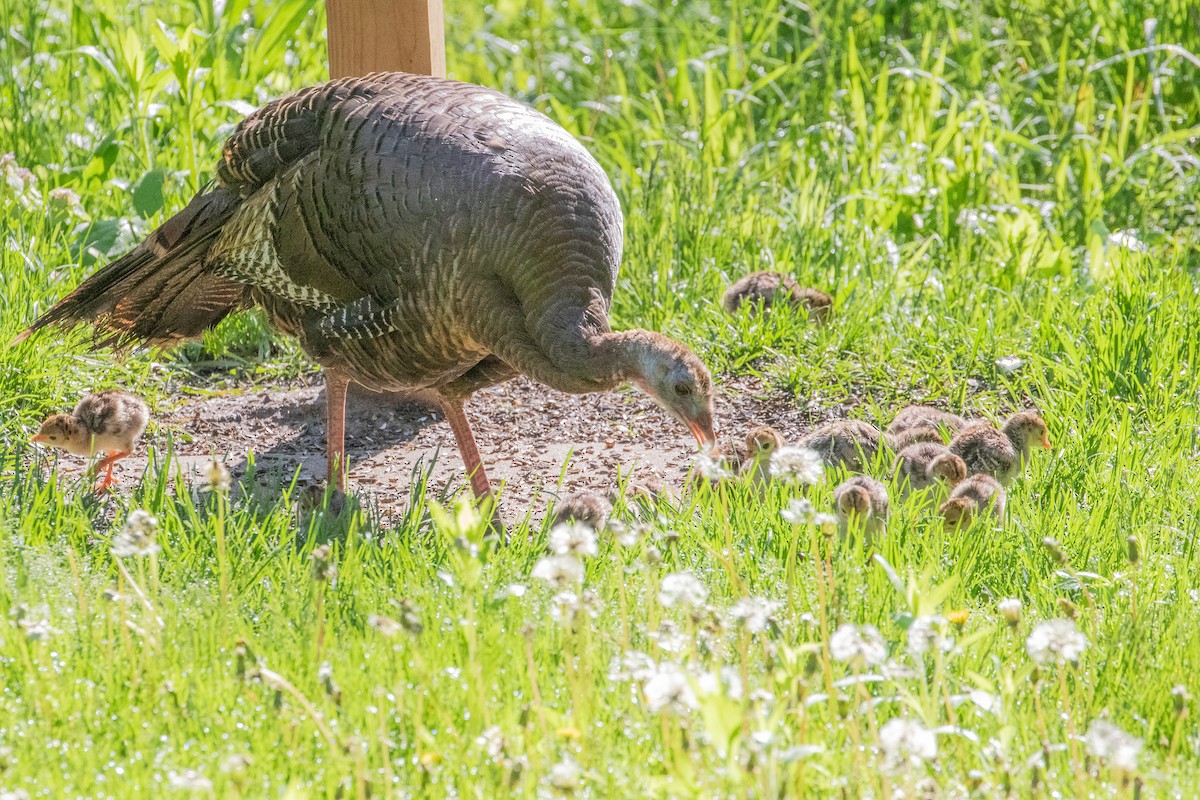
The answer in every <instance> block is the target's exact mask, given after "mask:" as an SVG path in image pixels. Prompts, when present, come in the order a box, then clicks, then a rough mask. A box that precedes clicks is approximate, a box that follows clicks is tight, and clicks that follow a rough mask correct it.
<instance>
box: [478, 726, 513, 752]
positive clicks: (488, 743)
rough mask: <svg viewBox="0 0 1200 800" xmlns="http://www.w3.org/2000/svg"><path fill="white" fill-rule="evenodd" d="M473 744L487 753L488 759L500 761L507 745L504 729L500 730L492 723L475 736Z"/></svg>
mask: <svg viewBox="0 0 1200 800" xmlns="http://www.w3.org/2000/svg"><path fill="white" fill-rule="evenodd" d="M475 746H476V747H478V748H479V749H480V750H482V751H483V752H484V753H485V754H487V757H488V760H490V761H500V760H501V759H502V758H503V757H504V749H505V747H506V746H507V743H506V742H505V741H504V731H502V730H500V726H499V725H493V726H492V727H490V728H488V729H487V730H485V731H484V732H483V733H481V734H479V736H477V737H476V738H475Z"/></svg>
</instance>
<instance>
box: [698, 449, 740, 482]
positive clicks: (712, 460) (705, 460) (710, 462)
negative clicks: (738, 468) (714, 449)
mask: <svg viewBox="0 0 1200 800" xmlns="http://www.w3.org/2000/svg"><path fill="white" fill-rule="evenodd" d="M696 472H698V473H700V476H701V477H702V478H704V479H705V480H706V481H712V482H714V483H715V482H717V481H725V480H729V479H730V478H732V477H733V473H732V472H730V471H729V469H728V468H727V467H726V466H725V460H724V459H722V458H721V457H719V456H716V457H714V456H711V455H709V454H708V453H700V454H699V455H697V456H696Z"/></svg>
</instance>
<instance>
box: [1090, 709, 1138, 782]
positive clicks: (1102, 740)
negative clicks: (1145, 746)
mask: <svg viewBox="0 0 1200 800" xmlns="http://www.w3.org/2000/svg"><path fill="white" fill-rule="evenodd" d="M1087 750H1088V752H1089V753H1091V754H1092V755H1093V756H1095V757H1096V758H1099V759H1102V760H1104V761H1107V762H1108V763H1109V765H1110V766H1112V767H1113V768H1114V769H1119V770H1122V771H1124V772H1136V771H1137V761H1138V755H1139V754H1140V753H1141V752H1142V740H1141V739H1139V738H1138V737H1136V736H1131V735H1130V734H1128V733H1126V732H1125V731H1123V730H1121V729H1120V728H1118V727H1117V726H1116V725H1113V724H1112V723H1111V722H1106V721H1105V720H1102V719H1098V720H1094V721H1093V722H1092V724H1091V725H1089V726H1088V732H1087Z"/></svg>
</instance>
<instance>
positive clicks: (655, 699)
mask: <svg viewBox="0 0 1200 800" xmlns="http://www.w3.org/2000/svg"><path fill="white" fill-rule="evenodd" d="M642 692H643V693H644V694H645V695H646V707H647V708H648V709H650V711H651V712H652V713H655V714H657V713H658V712H660V711H666V712H668V713H671V714H675V715H678V716H684V715H686V714H688V713H690V712H692V711H695V710H696V709H697V708H699V707H700V704H699V702H697V700H696V693H695V692H694V691H693V690H692V685H691V682H690V681H688V678H687V675H685V674H684V672H683V670H681V669H680V668H679V667H677V666H675V665H674V664H662V665H660V666H659V669H658V671H657V672H656V673H655V674H654V676H653V677H652V678H650V680H648V681H646V683H645V685H644V686H643V687H642Z"/></svg>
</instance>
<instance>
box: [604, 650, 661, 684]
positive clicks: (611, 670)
mask: <svg viewBox="0 0 1200 800" xmlns="http://www.w3.org/2000/svg"><path fill="white" fill-rule="evenodd" d="M657 671H658V665H657V664H655V663H654V659H653V658H651V657H650V656H648V655H646V654H645V653H643V652H642V651H641V650H630V651H629V652H628V653H625V654H624V655H621V656H613V659H612V661H611V662H610V663H609V665H608V679H609V680H610V681H613V682H614V683H619V682H623V681H637V682H638V683H645V682H646V681H648V680H650V679H651V678H653V677H654V675H655V673H656V672H657Z"/></svg>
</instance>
